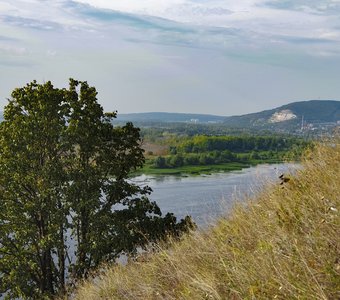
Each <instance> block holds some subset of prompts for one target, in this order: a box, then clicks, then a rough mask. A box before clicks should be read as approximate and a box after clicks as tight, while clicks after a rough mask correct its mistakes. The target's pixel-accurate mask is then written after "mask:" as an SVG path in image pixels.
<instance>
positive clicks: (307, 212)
mask: <svg viewBox="0 0 340 300" xmlns="http://www.w3.org/2000/svg"><path fill="white" fill-rule="evenodd" d="M303 166H304V167H303V169H302V170H300V171H299V172H298V174H297V175H296V176H294V178H286V180H283V181H282V184H275V185H272V186H270V187H268V188H266V189H264V190H263V191H262V193H261V194H260V195H258V196H257V197H256V199H251V200H249V201H250V202H249V205H247V206H245V205H239V206H237V207H235V208H234V210H233V212H232V213H230V214H229V215H228V216H226V217H224V218H221V219H220V220H219V222H218V224H217V225H216V226H214V227H212V228H210V229H208V230H206V231H203V232H196V233H193V234H192V235H191V236H188V237H186V238H184V239H183V240H182V241H181V242H180V243H173V244H172V245H171V246H170V248H167V247H161V246H159V251H158V253H156V254H150V255H146V256H142V257H140V258H139V259H138V260H137V261H136V262H133V263H129V264H128V265H127V266H126V267H122V266H115V267H113V268H111V267H109V266H108V267H107V268H106V269H105V272H104V271H103V273H101V274H102V275H101V276H100V277H97V278H96V280H95V281H94V282H91V281H89V282H87V283H85V284H83V285H82V286H81V287H79V289H78V291H77V294H76V297H75V298H76V299H84V300H89V299H136V300H138V299H255V298H256V299H338V298H339V297H340V294H339V290H340V262H339V255H340V253H339V249H340V235H339V231H340V214H339V210H340V187H339V184H338V179H339V178H340V145H339V143H336V144H334V145H332V146H329V147H326V146H319V147H316V148H315V149H314V150H313V153H312V154H310V155H306V157H305V160H304V162H303Z"/></svg>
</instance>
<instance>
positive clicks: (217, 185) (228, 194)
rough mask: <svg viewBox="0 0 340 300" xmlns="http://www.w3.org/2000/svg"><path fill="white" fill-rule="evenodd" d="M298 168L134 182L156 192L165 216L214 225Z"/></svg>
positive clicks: (270, 167)
mask: <svg viewBox="0 0 340 300" xmlns="http://www.w3.org/2000/svg"><path fill="white" fill-rule="evenodd" d="M297 167H298V165H296V164H287V163H285V164H270V165H268V164H262V165H258V166H255V167H251V168H246V169H243V170H241V171H232V172H220V173H213V174H211V175H198V176H188V177H183V176H169V175H167V176H146V175H142V176H138V177H135V178H133V181H134V182H135V183H137V184H139V185H149V186H150V187H151V188H152V189H153V193H152V194H151V196H150V199H151V200H153V201H156V202H157V204H158V205H159V207H160V208H161V210H162V212H163V213H166V212H173V213H174V214H175V215H176V216H177V217H179V218H183V217H184V216H186V215H191V216H192V217H193V219H194V221H195V222H196V223H197V224H198V225H199V226H204V225H207V224H211V223H213V221H214V220H216V218H217V217H218V216H221V215H223V214H225V213H226V212H227V211H228V209H230V208H231V206H232V205H233V203H234V202H235V201H244V199H246V198H247V197H249V196H250V197H251V196H254V195H256V193H257V192H258V191H259V190H260V189H261V188H262V187H263V186H264V185H265V184H268V182H269V183H277V184H279V183H280V180H279V178H278V177H279V176H280V175H281V174H282V173H285V174H286V173H289V172H293V171H294V170H296V168H297Z"/></svg>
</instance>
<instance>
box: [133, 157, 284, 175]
mask: <svg viewBox="0 0 340 300" xmlns="http://www.w3.org/2000/svg"><path fill="white" fill-rule="evenodd" d="M282 162H283V161H282V160H278V159H266V160H260V159H257V160H256V159H253V160H248V161H246V162H228V163H221V164H207V165H186V166H181V167H173V168H156V167H154V165H153V163H152V162H147V163H146V164H145V165H144V167H143V168H141V169H139V170H137V171H135V172H134V173H132V176H138V175H141V174H145V175H199V174H210V173H213V172H230V171H238V170H242V169H244V168H249V167H251V166H256V165H259V164H277V163H282Z"/></svg>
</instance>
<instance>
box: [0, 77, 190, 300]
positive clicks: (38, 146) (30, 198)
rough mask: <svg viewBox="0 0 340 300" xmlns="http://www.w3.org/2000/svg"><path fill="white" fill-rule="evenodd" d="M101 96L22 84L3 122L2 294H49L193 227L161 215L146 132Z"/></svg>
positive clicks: (80, 85) (75, 87)
mask: <svg viewBox="0 0 340 300" xmlns="http://www.w3.org/2000/svg"><path fill="white" fill-rule="evenodd" d="M96 96H97V92H96V90H95V88H93V87H90V86H89V85H88V84H87V83H86V82H78V81H75V80H72V79H70V84H69V88H68V89H57V88H54V87H53V85H52V84H51V82H47V83H45V84H42V85H40V84H37V83H36V82H35V81H33V82H32V83H29V84H27V85H26V86H25V87H23V88H18V89H15V90H14V91H13V93H12V98H11V99H10V100H9V103H8V105H7V106H6V107H5V112H4V121H3V122H2V123H1V125H0V292H2V293H5V295H6V297H8V298H9V299H12V298H17V297H20V298H32V299H44V298H51V297H53V296H55V295H57V294H63V293H65V291H66V288H67V285H68V284H71V283H72V282H73V281H74V280H76V279H79V278H81V277H84V276H85V277H86V276H87V275H88V273H89V272H90V271H91V270H92V269H94V268H97V267H98V266H99V265H100V264H101V263H103V262H112V261H115V259H116V258H117V257H119V256H120V255H121V254H134V253H136V251H137V250H136V249H137V248H138V247H139V248H146V247H147V245H148V244H150V243H152V242H154V241H158V240H159V239H164V238H165V237H166V236H167V235H175V236H180V235H181V234H182V233H183V232H185V231H187V230H189V229H190V228H193V226H194V225H193V223H192V222H191V220H190V218H189V217H187V218H186V219H184V220H182V221H181V222H180V223H177V222H176V218H175V217H174V216H173V215H172V214H167V215H166V216H164V217H162V216H161V211H160V209H159V207H158V206H157V205H156V203H155V202H150V201H149V199H148V197H147V196H148V195H149V194H150V192H151V189H150V188H149V187H143V188H142V187H139V186H137V185H135V184H132V183H131V182H130V181H129V180H128V174H129V173H130V171H132V170H134V169H136V168H138V167H140V166H142V164H143V162H144V156H143V150H142V149H141V148H140V135H139V129H138V128H135V127H134V126H133V125H132V124H131V123H127V124H126V125H125V126H122V127H113V125H112V123H111V121H112V118H114V117H115V113H111V114H104V112H103V109H102V107H101V106H100V105H99V104H98V103H97V98H96Z"/></svg>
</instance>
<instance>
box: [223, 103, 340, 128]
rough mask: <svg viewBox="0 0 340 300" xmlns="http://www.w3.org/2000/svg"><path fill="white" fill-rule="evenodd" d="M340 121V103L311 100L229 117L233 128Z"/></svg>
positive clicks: (227, 119)
mask: <svg viewBox="0 0 340 300" xmlns="http://www.w3.org/2000/svg"><path fill="white" fill-rule="evenodd" d="M339 120H340V101H335V100H310V101H302V102H293V103H290V104H287V105H283V106H280V107H278V108H274V109H271V110H265V111H261V112H257V113H251V114H247V115H241V116H232V117H227V118H226V119H225V121H224V124H225V125H227V126H232V127H268V128H270V127H287V126H294V125H298V124H302V122H304V123H305V124H307V123H308V124H320V123H332V122H333V123H335V122H337V121H339Z"/></svg>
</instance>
